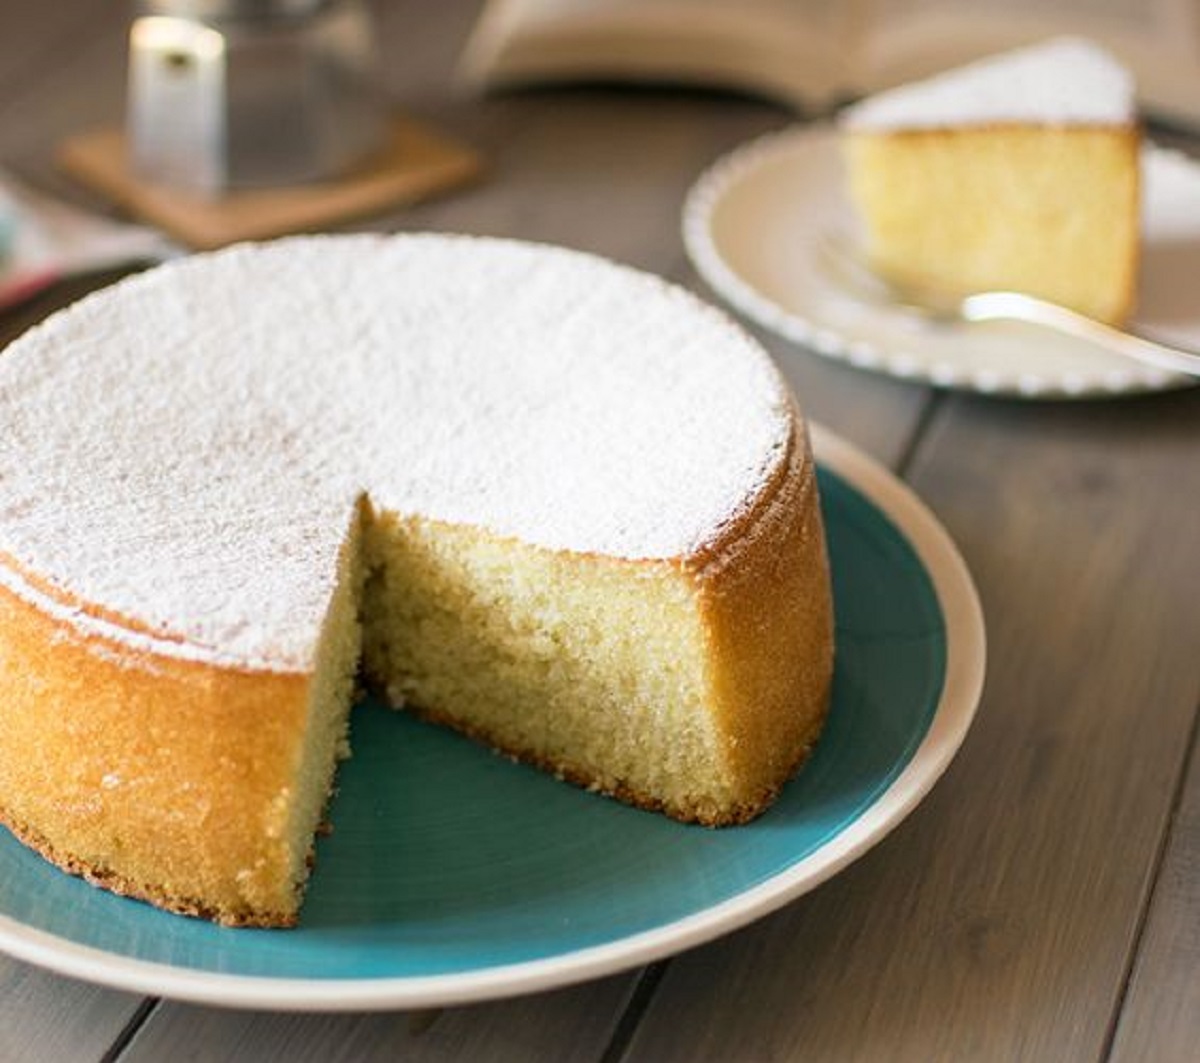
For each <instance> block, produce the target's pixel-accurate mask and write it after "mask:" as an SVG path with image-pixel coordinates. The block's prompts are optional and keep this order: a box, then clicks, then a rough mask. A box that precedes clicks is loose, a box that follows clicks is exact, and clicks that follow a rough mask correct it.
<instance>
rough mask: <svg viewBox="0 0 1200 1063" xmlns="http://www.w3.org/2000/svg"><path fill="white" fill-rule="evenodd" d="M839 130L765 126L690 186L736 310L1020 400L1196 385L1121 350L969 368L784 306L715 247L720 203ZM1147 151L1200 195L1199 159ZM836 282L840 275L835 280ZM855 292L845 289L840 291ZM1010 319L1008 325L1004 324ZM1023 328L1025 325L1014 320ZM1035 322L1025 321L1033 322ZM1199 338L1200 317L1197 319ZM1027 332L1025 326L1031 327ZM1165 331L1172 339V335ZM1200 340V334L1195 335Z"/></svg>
mask: <svg viewBox="0 0 1200 1063" xmlns="http://www.w3.org/2000/svg"><path fill="white" fill-rule="evenodd" d="M836 150H837V132H836V129H835V128H834V127H833V126H831V125H828V124H823V123H822V124H817V125H812V126H794V127H789V128H786V129H782V130H777V131H775V132H773V133H767V134H765V135H763V136H761V137H758V138H757V139H755V140H752V141H749V142H748V143H746V144H743V145H741V146H740V147H738V148H735V149H734V150H733V151H732V152H730V153H728V154H727V155H725V156H723V157H721V158H719V159H718V160H717V161H716V162H715V163H713V164H712V165H711V166H710V167H709V168H708V169H707V170H705V171H704V173H702V174H701V176H700V177H699V178H698V179H697V181H696V182H695V183H694V184H693V185H692V188H691V189H690V191H689V192H688V194H687V196H686V198H685V201H684V208H683V218H682V229H683V242H684V246H685V248H686V250H687V253H688V257H689V258H690V259H691V261H692V264H693V266H694V267H695V268H696V271H697V272H698V273H699V274H700V276H701V277H703V278H704V280H705V282H706V283H707V284H708V285H709V286H710V287H711V288H712V289H713V290H714V291H715V292H716V293H717V294H718V295H720V296H721V297H722V298H723V299H725V300H726V301H727V302H728V303H729V304H730V305H731V306H732V307H733V308H734V309H735V310H737V311H738V312H739V313H740V314H742V315H744V316H745V317H746V318H747V319H749V320H750V321H753V322H755V323H756V324H758V325H761V326H763V327H764V328H766V329H769V330H770V331H772V332H774V333H776V334H777V335H779V336H782V337H783V338H784V339H786V340H789V341H791V342H793V343H797V344H800V345H801V346H803V347H806V348H808V349H810V350H812V351H814V352H816V353H817V354H819V355H821V356H823V357H826V358H829V359H831V360H833V361H839V362H844V363H846V364H848V365H851V366H854V367H855V368H857V369H863V370H867V371H869V372H875V373H882V374H885V375H887V376H892V377H896V378H898V379H901V380H907V381H910V382H915V383H923V384H931V385H933V386H934V387H939V388H946V389H951V390H960V391H972V392H977V393H980V394H986V395H999V396H1011V397H1016V398H1022V399H1095V398H1113V397H1116V396H1121V395H1133V394H1140V393H1144V392H1154V391H1166V390H1173V389H1176V388H1181V387H1188V386H1192V385H1194V384H1195V383H1196V381H1195V379H1194V378H1192V377H1188V376H1184V375H1182V374H1179V373H1170V372H1167V371H1165V370H1162V369H1156V368H1153V367H1151V366H1145V365H1140V364H1138V363H1136V362H1133V361H1129V362H1128V364H1127V365H1120V364H1118V363H1119V357H1118V356H1116V355H1109V354H1106V353H1104V352H1101V353H1100V355H1099V357H1098V359H1097V361H1096V365H1095V367H1094V368H1088V369H1085V370H1072V371H1067V372H1050V373H1035V372H1020V373H1014V372H1011V371H1009V370H1007V369H1006V367H1004V366H1003V365H1001V364H988V365H985V366H982V367H968V366H964V365H963V364H960V363H957V362H955V361H954V360H953V359H947V358H944V357H931V356H930V355H928V354H927V353H925V352H923V351H922V350H921V349H920V345H919V341H918V342H916V343H914V341H913V340H911V339H909V338H908V337H905V336H904V335H903V333H902V331H901V330H899V329H897V330H895V335H894V338H892V337H889V339H888V341H887V342H885V343H882V344H881V343H879V342H878V341H872V340H870V339H867V338H865V337H863V336H856V335H852V334H850V333H849V332H848V331H846V330H842V329H839V328H837V327H831V326H830V324H829V323H828V322H822V321H821V320H820V319H819V316H820V315H819V314H816V315H809V316H805V315H804V314H803V313H800V312H797V311H796V310H795V309H788V308H787V307H784V306H781V305H780V304H779V303H778V302H777V301H775V300H774V299H772V298H770V297H769V296H768V295H766V294H764V293H763V292H762V291H761V290H760V289H759V288H757V287H756V286H755V285H754V284H753V283H752V282H750V281H748V280H747V279H746V278H745V277H743V276H742V274H740V273H739V272H738V271H737V270H736V269H735V268H734V266H733V265H732V264H731V263H730V261H729V259H728V257H727V256H726V255H725V254H724V253H723V252H722V250H721V248H720V247H718V246H717V242H716V240H715V239H714V235H713V217H714V212H715V211H716V210H717V209H718V208H719V207H720V206H721V205H722V204H723V202H724V201H725V199H726V197H727V196H729V195H730V193H731V192H734V191H736V190H737V189H738V187H739V185H741V184H742V182H744V181H745V180H747V179H748V178H750V177H753V176H755V175H757V174H758V173H759V172H760V170H761V169H762V168H763V167H764V166H767V165H770V164H772V163H776V162H778V161H780V160H781V159H784V158H786V157H788V156H797V157H798V155H799V153H810V155H811V153H814V152H815V153H821V152H836ZM1143 152H1144V154H1143V158H1144V159H1145V158H1151V159H1152V161H1153V162H1154V164H1155V165H1156V166H1157V167H1159V168H1160V169H1161V168H1163V167H1168V168H1170V170H1171V171H1173V179H1174V180H1175V181H1176V183H1178V180H1177V179H1178V177H1179V175H1180V174H1186V176H1187V177H1188V179H1189V184H1194V186H1195V187H1194V188H1193V189H1192V190H1191V196H1192V198H1196V197H1197V196H1200V191H1197V190H1200V167H1198V166H1197V165H1196V164H1195V163H1194V162H1192V160H1190V159H1188V158H1187V156H1185V155H1183V154H1182V153H1180V152H1176V151H1168V150H1166V149H1163V148H1158V147H1154V146H1147V147H1145V148H1144V149H1143ZM822 191H824V192H829V193H830V194H831V195H830V198H831V201H832V202H833V203H834V208H833V215H834V216H833V217H832V218H831V219H830V220H831V221H832V224H831V225H830V229H831V230H833V231H837V232H841V233H847V232H849V233H852V234H853V233H857V232H858V230H859V228H860V226H859V223H858V222H857V220H856V219H855V218H854V217H853V214H852V210H851V208H850V206H849V203H848V201H847V200H846V199H845V195H844V193H842V192H841V191H840V190H838V189H822ZM815 249H816V245H815V244H814V243H809V244H807V245H805V250H806V257H808V258H815ZM829 287H830V290H831V291H832V289H833V283H832V282H830V286H829ZM845 298H848V297H845V296H843V299H845ZM859 310H860V311H861V312H862V314H863V316H864V320H867V319H871V320H873V321H877V320H878V319H880V318H881V317H882V312H881V311H875V310H873V309H872V308H870V307H864V306H860V307H859ZM938 327H939V328H941V329H946V330H950V329H953V330H954V334H955V336H956V337H957V338H958V339H959V340H960V341H961V342H963V343H968V344H969V343H971V333H970V330H971V329H972V328H978V327H979V326H969V325H964V326H953V325H945V324H943V325H940V326H938ZM1001 327H1003V326H1001ZM1016 327H1017V328H1021V326H1016ZM1035 327H1036V326H1027V328H1031V329H1032V328H1035ZM1192 329H1193V331H1196V332H1197V334H1198V337H1200V319H1198V321H1197V322H1196V323H1193V325H1192ZM1026 335H1028V333H1026ZM1165 338H1168V339H1170V338H1172V337H1171V336H1166V337H1165ZM1043 341H1044V342H1046V343H1051V344H1057V343H1067V344H1069V345H1072V346H1074V347H1077V348H1078V347H1079V346H1081V345H1082V341H1072V340H1059V339H1058V338H1057V337H1055V336H1052V335H1049V334H1043ZM1197 343H1198V345H1200V338H1198V339H1197Z"/></svg>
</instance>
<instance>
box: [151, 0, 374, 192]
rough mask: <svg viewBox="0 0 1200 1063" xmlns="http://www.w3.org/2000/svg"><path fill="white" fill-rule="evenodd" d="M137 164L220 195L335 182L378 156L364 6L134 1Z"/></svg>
mask: <svg viewBox="0 0 1200 1063" xmlns="http://www.w3.org/2000/svg"><path fill="white" fill-rule="evenodd" d="M127 124H128V133H129V144H130V152H131V162H132V165H133V167H134V169H135V171H136V172H137V174H138V175H139V176H141V177H143V178H145V179H147V180H151V181H154V182H157V183H162V184H167V185H172V186H176V187H180V188H184V189H189V190H192V191H197V192H203V193H208V194H212V195H216V194H219V193H221V192H222V191H224V190H225V189H228V188H231V187H236V186H272V185H288V184H296V183H300V182H306V181H316V180H322V179H327V178H333V177H336V176H338V175H339V174H341V173H344V172H345V171H346V170H348V169H350V168H351V167H353V166H354V165H355V164H356V163H358V162H360V161H362V160H363V159H364V157H366V156H367V155H369V154H370V153H371V152H372V151H374V150H376V149H378V148H379V147H380V145H381V144H382V141H383V138H384V136H385V131H386V123H385V108H384V106H383V104H382V100H381V98H380V93H379V91H378V88H377V85H376V81H375V56H374V47H373V39H372V32H371V23H370V18H369V15H368V12H367V10H366V8H365V6H364V4H363V3H362V0H139V2H138V3H137V7H136V15H135V18H134V21H133V24H132V26H131V28H130V54H129V94H128V111H127Z"/></svg>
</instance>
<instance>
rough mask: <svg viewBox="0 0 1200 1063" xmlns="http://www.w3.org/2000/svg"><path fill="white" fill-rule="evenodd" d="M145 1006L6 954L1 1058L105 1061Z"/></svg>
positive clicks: (1, 975)
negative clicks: (112, 1045)
mask: <svg viewBox="0 0 1200 1063" xmlns="http://www.w3.org/2000/svg"><path fill="white" fill-rule="evenodd" d="M140 1004H141V998H140V997H136V996H131V995H129V994H126V993H114V992H110V991H108V990H104V989H97V988H95V987H93V986H89V985H84V984H83V983H82V982H75V981H72V980H71V979H68V978H60V977H59V976H57V975H54V974H49V973H48V972H45V971H39V970H37V969H36V968H33V967H30V966H28V965H27V964H23V963H18V962H17V961H16V960H11V959H9V958H8V957H6V956H3V955H0V1059H2V1060H6V1061H7V1060H12V1061H14V1063H15V1061H18V1060H37V1061H38V1063H59V1061H60V1060H61V1061H62V1063H77V1061H79V1060H86V1059H100V1058H101V1057H102V1056H103V1055H104V1053H105V1051H107V1049H108V1047H109V1046H110V1045H111V1044H112V1043H113V1041H114V1040H115V1039H116V1037H117V1036H118V1035H119V1034H120V1033H121V1030H122V1029H123V1028H124V1027H125V1024H126V1023H128V1022H129V1021H130V1020H131V1019H132V1018H133V1016H134V1014H135V1013H136V1011H137V1009H138V1007H139V1006H140Z"/></svg>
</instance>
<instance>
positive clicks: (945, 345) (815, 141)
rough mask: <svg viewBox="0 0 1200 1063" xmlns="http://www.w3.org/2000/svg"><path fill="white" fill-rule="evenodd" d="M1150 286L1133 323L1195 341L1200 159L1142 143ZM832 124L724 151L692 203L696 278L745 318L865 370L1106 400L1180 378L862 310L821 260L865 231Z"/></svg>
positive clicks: (1072, 349) (985, 331) (1180, 382)
mask: <svg viewBox="0 0 1200 1063" xmlns="http://www.w3.org/2000/svg"><path fill="white" fill-rule="evenodd" d="M1142 165H1143V176H1144V204H1143V249H1142V270H1141V286H1140V289H1139V295H1138V313H1137V319H1136V321H1135V326H1136V327H1137V328H1138V329H1139V330H1140V331H1144V332H1146V333H1148V334H1151V335H1154V336H1158V337H1160V338H1162V339H1165V340H1169V341H1174V342H1176V343H1179V344H1181V345H1184V346H1193V347H1196V348H1200V165H1197V164H1196V163H1195V162H1193V161H1191V160H1190V159H1188V158H1186V157H1185V156H1183V155H1180V154H1178V153H1175V152H1168V151H1165V150H1162V149H1158V148H1147V149H1146V150H1145V151H1144V152H1143V163H1142ZM844 185H845V180H844V175H843V169H842V162H841V158H840V154H839V151H838V143H837V133H836V131H835V130H833V129H832V128H831V127H829V126H827V125H821V126H809V127H803V128H795V129H789V130H785V131H783V132H780V133H775V134H772V135H769V136H766V137H763V138H761V139H759V140H756V141H753V142H751V143H749V144H746V145H744V146H743V147H741V148H739V149H737V150H736V151H734V152H733V153H732V154H730V155H727V156H725V157H724V158H723V159H721V160H719V161H718V162H717V163H716V164H715V165H714V166H712V167H711V168H710V169H709V170H708V171H707V172H706V173H705V174H704V175H703V176H702V177H701V178H700V180H699V181H698V182H697V183H696V184H695V185H694V186H693V188H692V190H691V192H690V193H689V195H688V198H687V202H686V205H685V207H684V216H683V232H684V242H685V243H686V245H687V249H688V254H689V255H690V256H691V259H692V262H693V263H694V265H695V266H696V269H697V270H698V271H699V272H700V274H701V276H703V277H704V279H705V280H706V281H707V282H708V283H709V284H710V285H711V286H712V287H713V289H715V290H716V291H717V292H718V293H719V294H720V295H721V296H723V297H724V298H725V299H727V300H728V301H729V302H730V303H731V304H732V305H733V306H734V307H735V308H736V309H737V310H738V311H740V312H741V313H743V314H745V315H746V316H747V317H748V318H750V319H751V320H753V321H756V322H758V323H759V324H761V325H763V326H765V327H766V328H768V329H771V330H772V331H774V332H776V333H778V334H779V335H781V336H783V337H785V338H786V339H789V340H792V341H794V342H796V343H800V344H802V345H804V346H805V347H808V348H810V349H812V350H815V351H816V352H817V353H819V354H822V355H825V356H827V357H830V358H835V359H839V360H842V361H846V362H849V363H850V364H851V365H854V366H857V367H859V368H862V369H869V370H873V371H876V372H881V373H887V374H889V375H891V376H896V377H901V378H905V379H910V380H916V381H921V382H924V383H929V384H933V385H936V386H938V387H946V388H957V389H961V390H966V391H978V392H986V393H990V394H1003V395H1015V396H1020V397H1023V398H1036V399H1052V398H1104V397H1108V396H1113V395H1122V394H1129V393H1136V392H1145V391H1161V390H1166V389H1170V388H1176V387H1181V386H1185V385H1187V384H1190V383H1192V382H1193V380H1192V378H1190V377H1185V376H1181V375H1178V374H1174V373H1167V372H1163V371H1161V370H1158V369H1153V368H1149V367H1144V366H1141V365H1138V364H1136V363H1133V362H1130V361H1128V360H1126V359H1123V358H1121V357H1120V356H1118V355H1114V354H1110V353H1109V352H1106V351H1103V350H1100V349H1098V348H1096V347H1093V346H1091V345H1090V344H1087V343H1085V342H1083V341H1079V340H1072V339H1069V338H1066V337H1061V336H1057V335H1054V334H1052V333H1050V332H1048V331H1046V330H1044V329H1040V328H1038V327H1036V326H1033V325H1021V324H1015V323H1007V322H1005V323H994V324H987V325H969V326H968V325H950V324H940V323H932V322H928V321H923V320H917V319H915V318H914V317H913V316H912V315H909V314H905V313H904V312H902V311H896V310H890V309H888V308H886V307H875V306H866V305H864V304H863V303H861V302H859V301H856V300H855V299H854V298H853V297H852V296H850V295H848V294H846V293H845V292H844V291H842V290H840V289H839V287H838V285H837V283H836V282H835V281H833V280H831V279H830V278H828V277H827V276H826V275H825V274H824V273H823V271H822V269H821V266H820V264H819V262H818V261H817V256H816V248H817V246H818V241H819V240H820V238H821V237H822V235H823V234H826V233H830V232H843V233H845V232H849V233H856V232H860V231H861V230H860V229H859V225H858V221H857V218H856V217H855V215H854V211H853V209H852V208H851V206H850V203H849V201H848V199H847V198H846V195H845V192H844Z"/></svg>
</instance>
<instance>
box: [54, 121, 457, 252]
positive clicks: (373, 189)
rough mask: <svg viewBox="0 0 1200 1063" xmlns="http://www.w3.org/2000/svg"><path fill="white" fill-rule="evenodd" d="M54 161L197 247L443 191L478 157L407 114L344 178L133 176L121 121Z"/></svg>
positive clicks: (316, 223) (316, 224) (76, 140)
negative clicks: (214, 193) (177, 180)
mask: <svg viewBox="0 0 1200 1063" xmlns="http://www.w3.org/2000/svg"><path fill="white" fill-rule="evenodd" d="M59 162H60V164H61V165H62V167H63V168H64V169H65V170H66V171H67V172H68V173H70V174H71V175H72V176H74V177H76V178H78V179H79V180H80V181H82V182H83V183H84V184H86V185H89V186H90V187H92V188H94V189H96V190H97V191H99V192H101V193H102V194H103V195H105V196H107V197H108V198H110V199H112V200H113V201H115V202H116V203H118V204H120V205H121V206H122V207H124V208H125V209H126V210H128V211H129V212H130V213H131V214H134V215H136V216H137V217H139V218H141V219H142V220H144V221H147V222H150V223H151V224H153V225H157V226H158V227H159V228H161V229H163V230H165V231H166V232H167V233H169V234H170V235H171V236H173V237H174V238H176V239H177V240H180V241H182V242H183V243H185V244H187V245H189V246H190V247H193V248H195V249H197V250H208V249H211V248H214V247H222V246H224V245H225V244H232V243H236V242H237V241H239V240H261V239H264V238H267V237H271V236H280V235H282V234H284V233H294V232H305V231H312V230H314V229H320V228H323V227H325V226H328V225H331V224H334V223H336V222H340V221H347V220H349V219H351V218H356V217H362V216H364V215H368V214H372V213H375V212H377V211H381V210H383V209H385V208H387V207H391V206H396V205H398V204H403V203H411V202H413V201H415V200H418V199H421V198H422V197H424V196H428V195H432V194H434V193H436V192H441V191H443V190H445V189H448V188H451V187H453V186H454V185H457V184H460V183H462V182H464V181H468V180H470V179H471V178H473V177H474V176H476V175H477V174H478V173H479V170H480V160H479V157H478V156H477V155H476V154H475V153H474V152H473V151H471V149H470V148H467V147H464V146H463V145H461V144H458V143H456V142H454V141H451V140H448V139H446V138H445V137H443V136H442V135H441V134H438V133H434V132H433V131H431V130H429V129H427V128H425V127H424V126H422V125H419V124H418V123H416V122H414V121H412V120H411V119H409V118H406V117H397V118H396V119H395V120H394V122H393V127H392V137H391V142H390V143H389V144H388V146H387V147H386V148H385V149H384V150H382V151H380V152H379V154H378V155H376V156H375V157H374V158H373V159H372V160H371V161H370V162H369V163H367V164H365V165H364V166H363V167H362V168H361V169H359V170H356V171H354V172H353V173H350V174H348V175H347V176H345V177H343V178H340V179H338V180H336V181H326V182H320V183H312V184H303V185H291V186H287V187H279V188H263V189H257V188H256V189H236V190H234V191H231V192H227V193H225V194H224V195H222V196H220V197H218V198H215V199H210V198H206V197H204V196H202V195H197V194H194V193H188V192H185V191H181V190H179V189H174V188H166V187H164V186H161V185H155V184H151V183H149V182H147V181H143V180H141V179H140V178H138V177H137V176H135V175H134V174H133V173H131V172H130V170H129V166H128V159H127V155H126V150H125V135H124V133H123V132H122V131H121V130H119V129H96V130H91V131H89V132H86V133H81V134H78V135H76V136H74V137H71V138H70V139H68V140H67V141H66V142H64V143H63V144H62V145H60V147H59Z"/></svg>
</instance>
